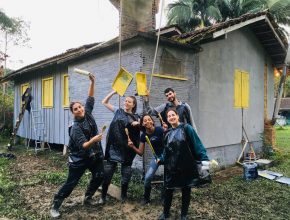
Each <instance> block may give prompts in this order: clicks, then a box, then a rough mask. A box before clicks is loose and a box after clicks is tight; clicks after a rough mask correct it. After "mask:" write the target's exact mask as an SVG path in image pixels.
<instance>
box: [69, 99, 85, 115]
mask: <svg viewBox="0 0 290 220" xmlns="http://www.w3.org/2000/svg"><path fill="white" fill-rule="evenodd" d="M72 113H73V115H74V117H75V118H83V117H84V116H85V108H84V106H83V105H82V104H81V103H79V102H76V103H74V104H73V105H72Z"/></svg>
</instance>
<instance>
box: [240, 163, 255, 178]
mask: <svg viewBox="0 0 290 220" xmlns="http://www.w3.org/2000/svg"><path fill="white" fill-rule="evenodd" d="M243 167H244V179H245V180H247V181H250V180H254V179H257V178H258V165H257V164H256V163H255V162H245V163H243Z"/></svg>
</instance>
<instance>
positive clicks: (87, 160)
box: [50, 74, 104, 217]
mask: <svg viewBox="0 0 290 220" xmlns="http://www.w3.org/2000/svg"><path fill="white" fill-rule="evenodd" d="M89 78H90V81H91V82H90V87H89V97H88V98H87V100H86V105H85V107H84V106H83V105H82V104H81V103H80V102H72V103H70V110H71V112H72V114H73V116H74V124H73V125H72V127H71V128H70V129H69V136H70V139H69V144H68V148H69V150H70V153H69V172H68V177H67V180H66V182H65V184H64V185H63V186H62V187H61V188H60V190H59V191H58V193H57V194H56V195H55V196H54V199H53V204H52V208H51V210H50V214H51V216H52V217H59V216H60V213H59V208H60V206H61V204H62V202H63V200H64V199H65V198H67V197H68V196H69V195H70V194H71V192H72V191H73V189H74V188H75V187H76V185H77V184H78V182H79V180H80V178H81V177H82V175H83V174H84V173H85V171H86V169H89V170H90V172H91V174H92V177H91V181H90V183H89V186H88V188H87V190H86V193H85V198H84V204H85V205H87V204H91V203H92V196H93V195H94V194H95V192H96V191H97V189H98V187H99V186H100V185H101V183H102V181H103V176H104V165H103V150H102V146H101V140H102V134H98V128H97V124H96V122H95V120H94V117H93V115H92V111H93V108H94V85H95V77H94V76H93V75H92V74H91V75H89Z"/></svg>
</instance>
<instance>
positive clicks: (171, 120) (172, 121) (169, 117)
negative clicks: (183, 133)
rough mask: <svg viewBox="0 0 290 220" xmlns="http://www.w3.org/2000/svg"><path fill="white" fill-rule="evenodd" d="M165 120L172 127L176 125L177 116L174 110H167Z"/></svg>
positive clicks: (177, 121) (177, 122)
mask: <svg viewBox="0 0 290 220" xmlns="http://www.w3.org/2000/svg"><path fill="white" fill-rule="evenodd" d="M167 121H168V122H169V123H170V124H171V126H172V127H174V128H175V127H177V126H178V124H179V116H178V114H177V113H176V112H175V111H174V110H169V111H168V112H167Z"/></svg>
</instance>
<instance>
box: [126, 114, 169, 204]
mask: <svg viewBox="0 0 290 220" xmlns="http://www.w3.org/2000/svg"><path fill="white" fill-rule="evenodd" d="M140 124H141V126H142V128H143V132H142V133H141V137H140V145H139V148H137V147H136V146H135V145H134V143H133V142H132V141H131V140H129V142H128V145H129V147H131V148H132V149H133V150H134V151H135V152H136V153H137V154H139V155H140V156H142V155H143V153H144V148H145V142H146V136H148V138H149V140H150V142H151V145H152V147H153V149H154V152H152V153H153V156H154V157H153V158H152V160H151V162H150V166H149V169H148V170H147V172H146V175H145V180H144V198H143V201H142V204H143V205H145V204H147V203H149V202H150V193H151V181H152V179H153V176H154V174H155V172H156V170H157V169H158V167H159V164H157V162H156V159H157V158H159V157H160V156H161V154H162V152H163V150H164V146H163V132H164V130H163V128H162V127H160V126H156V127H155V126H154V120H153V119H152V117H151V116H150V115H149V114H144V115H143V116H142V118H141V120H140Z"/></svg>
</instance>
